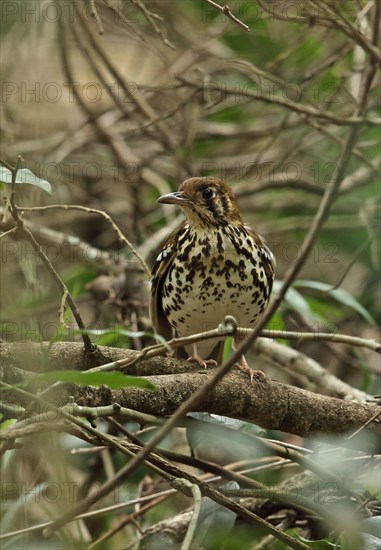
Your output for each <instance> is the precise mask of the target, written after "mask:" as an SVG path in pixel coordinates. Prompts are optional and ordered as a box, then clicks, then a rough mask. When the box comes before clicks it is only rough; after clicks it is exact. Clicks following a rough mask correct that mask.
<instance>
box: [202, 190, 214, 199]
mask: <svg viewBox="0 0 381 550" xmlns="http://www.w3.org/2000/svg"><path fill="white" fill-rule="evenodd" d="M215 195H216V193H215V191H214V189H212V188H211V187H207V188H206V189H204V191H203V192H202V198H203V199H205V200H207V201H209V200H210V199H212V198H213V197H214V196H215Z"/></svg>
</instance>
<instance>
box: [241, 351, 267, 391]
mask: <svg viewBox="0 0 381 550" xmlns="http://www.w3.org/2000/svg"><path fill="white" fill-rule="evenodd" d="M234 368H236V369H238V370H240V371H241V372H244V373H245V374H247V375H248V376H249V378H250V384H252V383H253V380H254V378H256V379H259V380H260V379H262V378H264V377H265V373H264V372H262V371H261V370H253V369H252V368H250V367H249V365H248V363H247V361H246V359H245V356H244V355H243V356H242V358H241V362H240V363H236V364H235V365H234Z"/></svg>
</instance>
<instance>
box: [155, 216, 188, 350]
mask: <svg viewBox="0 0 381 550" xmlns="http://www.w3.org/2000/svg"><path fill="white" fill-rule="evenodd" d="M184 230H185V224H182V225H181V226H180V227H178V228H177V229H175V230H174V231H173V232H172V233H171V234H170V235H169V237H168V238H167V240H166V241H165V243H164V244H163V246H162V248H161V252H160V254H159V255H158V257H157V258H156V261H155V265H154V266H153V269H152V277H151V281H150V283H151V300H150V305H149V310H150V317H151V322H152V325H153V328H154V329H155V332H157V333H158V334H160V335H161V336H163V337H164V338H165V339H166V340H170V339H171V338H172V336H173V331H172V327H171V325H170V323H169V321H168V319H167V316H166V315H165V313H164V310H163V299H162V298H163V285H164V281H165V278H166V276H167V273H168V270H169V268H170V266H171V265H172V262H173V259H174V257H175V254H176V249H177V243H178V239H179V237H180V236H181V235H182V233H183V232H184Z"/></svg>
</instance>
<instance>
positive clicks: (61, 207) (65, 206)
mask: <svg viewBox="0 0 381 550" xmlns="http://www.w3.org/2000/svg"><path fill="white" fill-rule="evenodd" d="M19 210H22V211H23V212H44V211H47V210H80V211H81V212H87V213H88V214H98V215H99V216H102V217H103V218H104V219H105V220H107V221H108V223H109V224H110V225H111V226H112V228H113V229H114V231H115V232H116V234H117V236H118V239H119V241H121V242H122V243H124V244H125V245H126V246H127V247H128V248H129V249H130V250H131V252H132V253H133V254H134V256H136V258H137V259H138V260H139V262H140V263H141V265H142V267H143V269H144V271H145V273H146V274H147V277H151V271H150V269H149V267H148V265H147V263H146V262H145V260H144V259H143V258H142V256H141V255H140V254H139V252H138V251H137V250H136V248H135V247H134V245H133V244H132V243H131V242H130V241H129V240H128V239H127V237H125V236H124V235H123V233H122V231H121V230H120V229H119V227H118V226H117V224H116V223H115V222H114V220H113V219H112V217H111V216H110V215H109V214H107V212H105V211H104V210H97V209H96V208H89V207H88V206H82V205H79V204H49V205H47V206H32V207H19Z"/></svg>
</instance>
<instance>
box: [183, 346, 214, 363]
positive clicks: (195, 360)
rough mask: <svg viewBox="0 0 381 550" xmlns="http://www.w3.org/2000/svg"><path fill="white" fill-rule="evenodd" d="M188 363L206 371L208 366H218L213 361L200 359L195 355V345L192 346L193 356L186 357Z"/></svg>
mask: <svg viewBox="0 0 381 550" xmlns="http://www.w3.org/2000/svg"><path fill="white" fill-rule="evenodd" d="M188 361H192V362H194V363H197V364H198V365H199V366H200V367H204V369H206V367H207V366H208V365H210V366H211V367H216V366H217V364H218V363H217V361H215V360H214V359H203V358H202V357H200V356H199V354H198V353H197V344H193V355H192V356H191V357H188Z"/></svg>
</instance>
